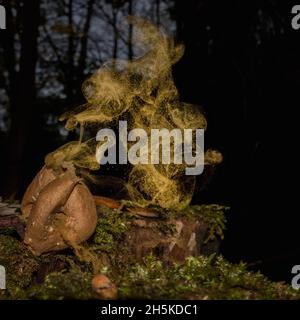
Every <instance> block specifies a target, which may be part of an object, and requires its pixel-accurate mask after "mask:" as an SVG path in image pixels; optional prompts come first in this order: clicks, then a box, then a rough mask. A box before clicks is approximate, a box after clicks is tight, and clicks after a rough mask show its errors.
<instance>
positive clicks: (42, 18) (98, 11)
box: [0, 0, 300, 281]
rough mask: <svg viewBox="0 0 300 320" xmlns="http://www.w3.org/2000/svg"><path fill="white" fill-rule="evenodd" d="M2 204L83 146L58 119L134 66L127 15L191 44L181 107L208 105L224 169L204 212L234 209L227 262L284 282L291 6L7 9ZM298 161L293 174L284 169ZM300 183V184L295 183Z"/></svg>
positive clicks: (293, 236)
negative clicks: (117, 68)
mask: <svg viewBox="0 0 300 320" xmlns="http://www.w3.org/2000/svg"><path fill="white" fill-rule="evenodd" d="M0 4H2V5H4V6H5V8H6V12H7V30H1V31H0V144H1V146H0V150H1V151H0V152H1V158H0V162H1V163H0V164H1V166H0V171H1V172H0V177H1V178H0V194H1V195H3V196H5V197H15V198H20V197H21V196H22V193H23V192H24V190H25V188H26V186H27V185H28V183H29V182H30V181H31V179H32V178H33V177H34V175H35V174H36V172H37V171H38V170H39V168H40V167H41V166H42V165H43V160H44V156H45V155H46V154H47V153H48V152H50V151H53V150H54V149H56V148H57V147H58V146H60V145H62V144H63V143H65V142H66V141H68V140H71V139H74V136H72V134H70V133H67V132H66V131H65V130H64V128H63V125H62V124H60V123H58V121H57V116H58V115H60V114H62V113H63V112H64V111H66V110H68V109H70V108H72V107H74V106H78V105H79V104H81V103H82V102H83V96H82V94H81V84H82V82H83V80H84V79H86V78H87V77H88V76H89V75H90V74H92V73H93V72H94V71H95V70H97V68H99V67H100V66H101V65H102V64H103V63H104V62H105V61H106V60H108V59H111V58H126V59H132V58H133V57H134V55H135V47H134V44H133V43H132V34H133V30H132V28H131V27H130V26H128V25H127V24H126V23H124V18H125V17H126V16H127V15H137V16H140V17H144V18H147V19H148V20H151V21H153V22H154V23H155V24H157V25H158V26H160V27H163V28H165V29H166V30H167V31H168V32H171V33H172V32H173V33H175V35H176V37H177V39H178V40H179V41H182V42H183V43H184V44H185V46H186V52H185V55H184V57H183V59H182V60H181V61H180V62H179V63H178V64H177V65H176V66H175V67H174V78H175V81H176V84H177V86H178V88H179V91H180V95H181V100H182V101H185V102H190V103H195V104H198V105H201V106H203V107H204V110H205V111H206V114H207V118H208V123H209V130H208V132H207V136H206V145H207V146H208V147H213V148H216V149H218V150H220V151H221V152H222V153H223V154H224V159H225V161H224V163H223V164H222V166H220V168H219V169H218V170H217V172H216V173H215V175H214V177H213V179H212V181H211V183H210V184H209V186H208V187H207V188H206V189H205V190H203V191H201V192H197V193H196V194H195V197H194V200H193V201H194V203H218V204H225V205H228V206H230V207H231V211H230V212H229V213H228V230H227V232H226V237H225V241H224V243H223V245H222V253H223V254H224V255H225V257H226V258H228V259H230V260H231V261H239V260H244V261H246V262H248V263H249V264H250V266H251V267H252V268H253V269H255V270H261V271H262V272H263V273H265V274H266V275H268V276H269V277H270V278H272V279H275V280H286V281H290V279H291V278H292V276H291V273H290V272H291V268H292V267H293V266H294V265H296V264H300V249H299V246H298V241H299V237H298V236H297V235H298V228H299V222H300V218H299V216H300V214H299V212H298V210H297V209H295V208H294V209H291V208H289V206H288V202H286V201H283V193H284V191H287V188H288V185H286V184H284V183H283V182H282V178H284V177H285V176H290V177H293V175H294V172H295V170H294V167H296V162H297V161H296V153H295V152H294V151H293V149H292V148H291V149H289V148H288V147H287V140H284V139H283V137H282V133H283V131H284V129H283V127H284V125H286V123H287V121H288V119H287V116H289V115H290V114H291V113H292V111H293V110H297V109H298V105H299V104H300V101H298V100H297V92H298V87H299V86H300V31H298V32H297V31H294V30H293V29H292V27H291V20H292V14H291V9H292V6H293V5H294V4H296V3H295V2H290V1H286V0H281V1H279V0H260V1H257V0H243V1H241V0H226V1H225V0H224V1H215V0H189V1H183V0H181V1H180V0H57V1H54V0H6V1H5V0H2V1H1V0H0ZM299 4H300V2H299ZM286 160H287V164H285V162H284V161H286ZM295 180H296V178H295Z"/></svg>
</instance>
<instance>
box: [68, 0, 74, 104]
mask: <svg viewBox="0 0 300 320" xmlns="http://www.w3.org/2000/svg"><path fill="white" fill-rule="evenodd" d="M73 5H74V1H73V0H69V2H68V27H69V28H68V29H69V39H68V70H67V73H66V74H67V75H68V78H67V79H66V94H67V100H68V101H69V103H70V104H72V103H73V101H74V54H75V45H74V23H73Z"/></svg>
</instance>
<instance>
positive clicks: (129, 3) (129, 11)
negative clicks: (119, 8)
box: [128, 0, 133, 60]
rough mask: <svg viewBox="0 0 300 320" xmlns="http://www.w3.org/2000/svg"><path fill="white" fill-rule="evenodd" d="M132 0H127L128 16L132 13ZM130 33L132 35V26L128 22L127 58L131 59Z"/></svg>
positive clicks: (131, 44)
mask: <svg viewBox="0 0 300 320" xmlns="http://www.w3.org/2000/svg"><path fill="white" fill-rule="evenodd" d="M132 2H133V1H132V0H129V1H128V16H132V15H133V3H132ZM132 35H133V26H132V24H131V23H130V24H129V30H128V59H129V60H132V58H133V43H132Z"/></svg>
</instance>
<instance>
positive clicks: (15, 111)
mask: <svg viewBox="0 0 300 320" xmlns="http://www.w3.org/2000/svg"><path fill="white" fill-rule="evenodd" d="M39 6H40V1H39V0H26V1H25V2H24V5H23V7H22V12H21V19H22V21H21V23H22V27H23V28H22V33H21V55H20V68H19V69H20V71H19V73H18V75H16V73H15V66H13V65H12V63H14V64H15V59H14V56H15V51H14V45H13V42H12V41H13V38H10V39H9V42H8V47H7V48H6V55H7V59H8V61H9V60H11V61H10V66H9V69H10V70H9V73H10V87H11V94H10V98H11V99H10V113H11V128H10V136H9V142H8V150H7V152H8V155H7V159H8V162H7V164H6V166H5V171H6V175H5V179H4V195H5V196H11V195H13V194H16V193H17V192H18V190H19V187H20V181H21V175H22V164H23V163H24V161H25V158H26V148H27V147H28V143H29V141H30V138H31V132H30V131H31V130H33V128H34V123H33V121H32V120H33V117H34V115H35V112H36V107H35V100H36V83H35V70H36V63H37V38H38V26H39ZM8 20H9V19H8ZM8 23H9V22H8ZM10 37H13V35H10ZM32 134H36V133H34V132H32Z"/></svg>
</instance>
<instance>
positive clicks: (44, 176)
mask: <svg viewBox="0 0 300 320" xmlns="http://www.w3.org/2000/svg"><path fill="white" fill-rule="evenodd" d="M55 179H56V175H55V174H54V172H53V170H52V169H48V168H47V167H46V166H44V167H43V168H42V169H41V171H40V172H39V173H38V174H37V175H36V176H35V178H34V179H33V180H32V182H31V184H30V185H29V187H28V188H27V190H26V192H25V194H24V196H23V199H22V202H21V212H22V216H21V217H22V219H23V220H26V219H27V218H28V217H29V215H30V212H31V210H32V207H33V205H34V203H35V202H36V200H37V199H38V197H39V194H40V192H41V190H42V189H43V188H44V187H45V186H46V185H47V184H48V183H50V182H51V181H53V180H55Z"/></svg>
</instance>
